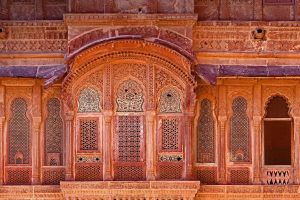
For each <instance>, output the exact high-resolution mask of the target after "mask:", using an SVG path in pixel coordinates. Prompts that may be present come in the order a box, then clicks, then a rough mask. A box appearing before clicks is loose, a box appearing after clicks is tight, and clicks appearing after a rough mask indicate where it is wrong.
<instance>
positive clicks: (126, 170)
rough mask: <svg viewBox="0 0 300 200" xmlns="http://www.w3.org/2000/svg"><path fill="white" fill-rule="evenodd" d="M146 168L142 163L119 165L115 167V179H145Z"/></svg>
mask: <svg viewBox="0 0 300 200" xmlns="http://www.w3.org/2000/svg"><path fill="white" fill-rule="evenodd" d="M145 175H146V170H145V167H144V166H141V165H130V166H126V165H119V166H118V165H117V166H115V167H114V180H118V181H141V180H145V179H146V177H145Z"/></svg>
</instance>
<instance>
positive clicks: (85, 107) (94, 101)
mask: <svg viewBox="0 0 300 200" xmlns="http://www.w3.org/2000/svg"><path fill="white" fill-rule="evenodd" d="M78 112H79V113H91V112H100V97H99V94H98V92H97V90H95V89H93V88H85V89H83V90H82V91H81V92H80V95H79V99H78Z"/></svg>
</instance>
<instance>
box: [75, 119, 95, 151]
mask: <svg viewBox="0 0 300 200" xmlns="http://www.w3.org/2000/svg"><path fill="white" fill-rule="evenodd" d="M79 128H80V150H81V151H86V150H87V151H93V150H94V151H96V150H98V123H97V119H96V118H86V119H84V118H83V119H80V120H79Z"/></svg>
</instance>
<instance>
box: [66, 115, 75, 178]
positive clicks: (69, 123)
mask: <svg viewBox="0 0 300 200" xmlns="http://www.w3.org/2000/svg"><path fill="white" fill-rule="evenodd" d="M73 122H74V113H73V112H67V113H65V134H66V144H65V148H66V149H65V151H66V180H67V181H71V180H74V173H73V152H74V151H73V150H74V149H73V143H74V142H73V140H74V134H73Z"/></svg>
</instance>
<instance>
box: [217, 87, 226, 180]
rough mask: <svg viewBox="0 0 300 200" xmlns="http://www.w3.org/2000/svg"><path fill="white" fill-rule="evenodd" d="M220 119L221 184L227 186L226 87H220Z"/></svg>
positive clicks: (218, 136)
mask: <svg viewBox="0 0 300 200" xmlns="http://www.w3.org/2000/svg"><path fill="white" fill-rule="evenodd" d="M218 101H219V117H218V125H219V127H218V134H217V138H218V141H217V142H218V144H219V148H218V151H219V153H218V154H219V163H218V165H219V183H221V184H226V152H227V151H226V131H225V130H226V129H225V128H226V122H227V112H226V87H225V86H219V100H218Z"/></svg>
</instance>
